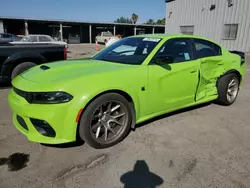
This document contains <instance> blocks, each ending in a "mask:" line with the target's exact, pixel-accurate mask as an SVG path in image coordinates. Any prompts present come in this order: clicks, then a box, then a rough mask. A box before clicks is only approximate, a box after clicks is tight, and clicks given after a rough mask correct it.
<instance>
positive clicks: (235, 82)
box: [217, 73, 240, 106]
mask: <svg viewBox="0 0 250 188" xmlns="http://www.w3.org/2000/svg"><path fill="white" fill-rule="evenodd" d="M239 86H240V79H239V76H238V75H237V74H235V73H231V74H227V75H224V76H223V77H221V78H220V79H219V80H218V94H219V97H218V99H217V102H218V103H219V104H222V105H225V106H229V105H231V104H233V103H234V102H235V100H236V98H237V96H238V93H239Z"/></svg>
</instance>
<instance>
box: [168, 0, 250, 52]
mask: <svg viewBox="0 0 250 188" xmlns="http://www.w3.org/2000/svg"><path fill="white" fill-rule="evenodd" d="M166 7H167V14H166V33H183V34H195V35H200V36H204V37H208V38H211V39H213V40H215V41H216V42H218V43H219V44H221V45H223V46H224V47H226V48H228V49H229V50H240V51H244V52H250V0H166Z"/></svg>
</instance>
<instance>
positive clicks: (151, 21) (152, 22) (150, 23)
mask: <svg viewBox="0 0 250 188" xmlns="http://www.w3.org/2000/svg"><path fill="white" fill-rule="evenodd" d="M145 24H148V25H154V24H155V22H154V20H153V19H149V20H148V21H147V22H146V23H145Z"/></svg>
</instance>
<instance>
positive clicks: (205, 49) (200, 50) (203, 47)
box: [194, 39, 221, 58]
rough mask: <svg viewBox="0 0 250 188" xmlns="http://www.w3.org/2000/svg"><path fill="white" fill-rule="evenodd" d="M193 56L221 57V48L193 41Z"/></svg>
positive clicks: (210, 43)
mask: <svg viewBox="0 0 250 188" xmlns="http://www.w3.org/2000/svg"><path fill="white" fill-rule="evenodd" d="M194 45H195V54H196V58H204V57H212V56H218V55H221V48H220V47H219V46H218V45H216V44H214V43H212V42H209V41H206V40H200V39H195V40H194Z"/></svg>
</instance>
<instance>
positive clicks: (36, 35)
mask: <svg viewBox="0 0 250 188" xmlns="http://www.w3.org/2000/svg"><path fill="white" fill-rule="evenodd" d="M26 36H27V37H28V36H35V37H39V36H49V35H43V34H41V35H39V34H30V35H26ZM49 37H50V36H49Z"/></svg>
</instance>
